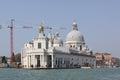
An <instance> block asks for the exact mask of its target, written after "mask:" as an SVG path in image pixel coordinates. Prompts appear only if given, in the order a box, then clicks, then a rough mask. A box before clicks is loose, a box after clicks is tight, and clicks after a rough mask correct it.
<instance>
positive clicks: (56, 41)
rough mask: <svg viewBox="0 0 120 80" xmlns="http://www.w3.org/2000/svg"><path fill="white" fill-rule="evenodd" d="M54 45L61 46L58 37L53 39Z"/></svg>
mask: <svg viewBox="0 0 120 80" xmlns="http://www.w3.org/2000/svg"><path fill="white" fill-rule="evenodd" d="M53 43H54V44H63V40H62V39H61V38H60V37H57V38H54V40H53Z"/></svg>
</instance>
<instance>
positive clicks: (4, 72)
mask: <svg viewBox="0 0 120 80" xmlns="http://www.w3.org/2000/svg"><path fill="white" fill-rule="evenodd" d="M0 80H120V68H101V69H100V68H99V69H47V70H25V69H14V68H11V69H10V68H0Z"/></svg>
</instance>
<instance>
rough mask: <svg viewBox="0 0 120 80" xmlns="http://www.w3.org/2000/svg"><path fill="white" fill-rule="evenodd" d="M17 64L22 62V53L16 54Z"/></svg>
mask: <svg viewBox="0 0 120 80" xmlns="http://www.w3.org/2000/svg"><path fill="white" fill-rule="evenodd" d="M15 62H21V53H17V54H15Z"/></svg>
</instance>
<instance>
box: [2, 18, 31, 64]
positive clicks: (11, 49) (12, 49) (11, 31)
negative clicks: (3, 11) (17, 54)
mask: <svg viewBox="0 0 120 80" xmlns="http://www.w3.org/2000/svg"><path fill="white" fill-rule="evenodd" d="M14 21H15V20H14V19H11V23H10V26H8V27H7V28H9V29H10V64H12V63H13V62H14V61H15V59H14V47H13V28H14V27H13V22H14ZM1 28H4V27H3V26H1V25H0V29H1ZM21 28H32V27H31V26H23V27H21Z"/></svg>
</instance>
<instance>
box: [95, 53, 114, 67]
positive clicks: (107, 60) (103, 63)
mask: <svg viewBox="0 0 120 80" xmlns="http://www.w3.org/2000/svg"><path fill="white" fill-rule="evenodd" d="M95 56H96V66H98V67H110V66H111V57H112V56H111V54H110V53H96V54H95Z"/></svg>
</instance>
